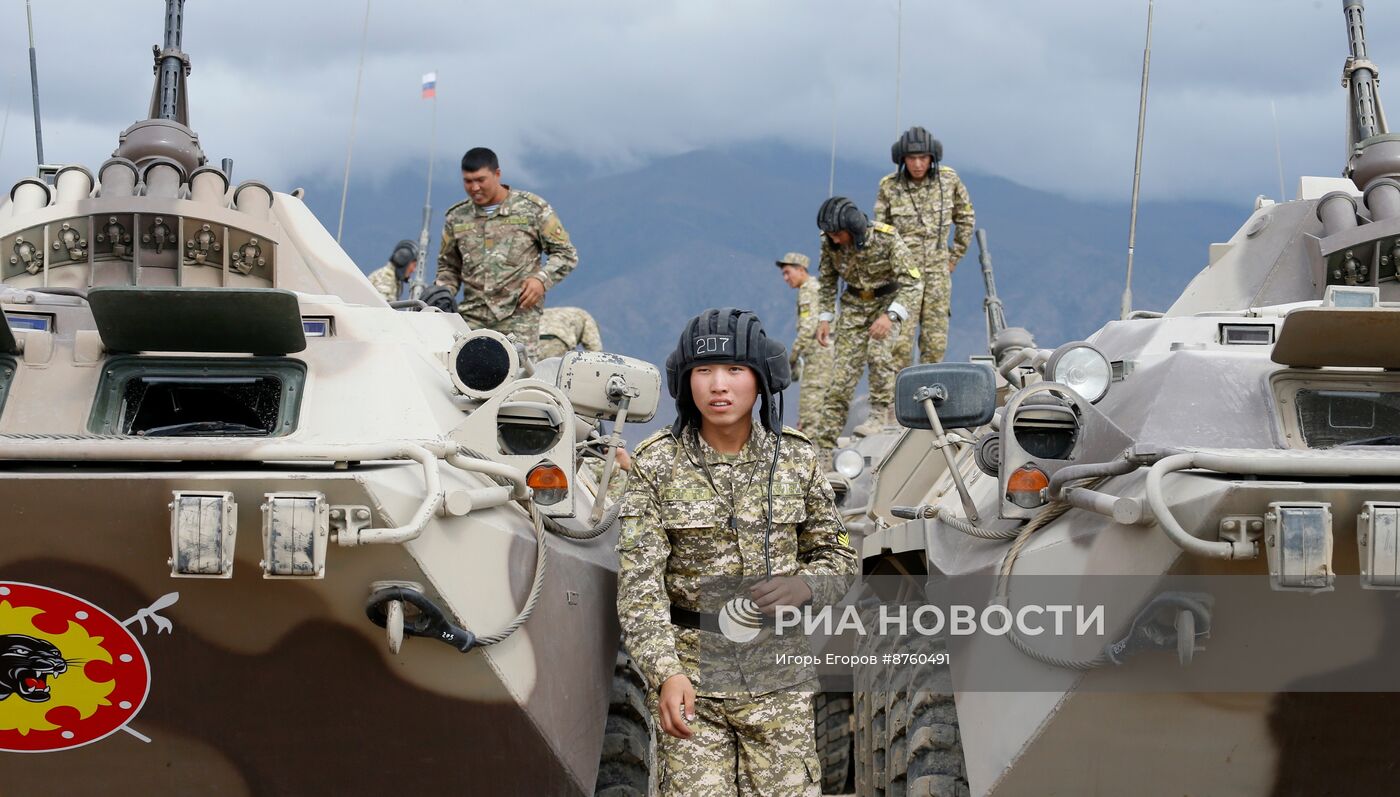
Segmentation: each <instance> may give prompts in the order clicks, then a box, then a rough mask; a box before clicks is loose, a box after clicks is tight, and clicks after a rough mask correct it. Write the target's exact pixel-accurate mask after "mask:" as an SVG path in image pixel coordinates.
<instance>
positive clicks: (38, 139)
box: [24, 0, 44, 166]
mask: <svg viewBox="0 0 1400 797" xmlns="http://www.w3.org/2000/svg"><path fill="white" fill-rule="evenodd" d="M24 16H25V18H26V19H27V20H28V21H29V87H30V89H31V90H32V91H33V93H34V155H35V157H37V158H38V159H39V165H40V166H42V165H43V164H44V132H43V129H42V128H41V126H40V125H39V59H38V57H37V56H35V55H34V12H33V9H31V8H30V5H29V0H24Z"/></svg>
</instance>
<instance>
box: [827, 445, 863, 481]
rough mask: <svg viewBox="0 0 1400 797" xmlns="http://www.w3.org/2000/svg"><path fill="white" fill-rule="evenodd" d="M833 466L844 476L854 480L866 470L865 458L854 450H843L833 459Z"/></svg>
mask: <svg viewBox="0 0 1400 797" xmlns="http://www.w3.org/2000/svg"><path fill="white" fill-rule="evenodd" d="M831 466H832V467H833V468H834V469H835V470H836V472H837V473H839V474H841V475H842V476H845V477H846V478H848V479H854V478H855V477H857V476H859V475H860V474H861V471H863V470H865V457H864V456H862V455H861V453H860V452H859V451H857V450H855V449H854V448H843V449H840V450H839V451H837V452H836V454H835V455H834V456H833V457H832V458H831Z"/></svg>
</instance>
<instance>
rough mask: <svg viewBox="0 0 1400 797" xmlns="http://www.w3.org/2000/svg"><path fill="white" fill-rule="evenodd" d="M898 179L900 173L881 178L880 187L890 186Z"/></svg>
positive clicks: (891, 173) (892, 173)
mask: <svg viewBox="0 0 1400 797" xmlns="http://www.w3.org/2000/svg"><path fill="white" fill-rule="evenodd" d="M898 178H899V172H890V173H889V174H887V175H885V176H884V177H881V178H880V185H889V184H890V183H893V182H894V181H895V180H896V179H898Z"/></svg>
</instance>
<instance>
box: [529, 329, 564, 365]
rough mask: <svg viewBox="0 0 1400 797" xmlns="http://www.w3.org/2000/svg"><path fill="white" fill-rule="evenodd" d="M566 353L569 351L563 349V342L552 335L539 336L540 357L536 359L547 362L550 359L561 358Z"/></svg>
mask: <svg viewBox="0 0 1400 797" xmlns="http://www.w3.org/2000/svg"><path fill="white" fill-rule="evenodd" d="M568 351H569V349H567V348H565V347H564V341H562V340H560V339H558V338H556V337H554V336H553V335H549V336H544V335H541V336H540V348H539V352H540V356H539V357H537V358H536V359H539V360H548V359H549V358H550V357H563V356H564V354H565V353H566V352H568Z"/></svg>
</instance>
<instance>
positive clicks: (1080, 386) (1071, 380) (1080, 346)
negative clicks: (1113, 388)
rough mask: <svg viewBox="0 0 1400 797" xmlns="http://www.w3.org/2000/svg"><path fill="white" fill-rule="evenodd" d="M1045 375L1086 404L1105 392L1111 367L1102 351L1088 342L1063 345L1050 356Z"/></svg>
mask: <svg viewBox="0 0 1400 797" xmlns="http://www.w3.org/2000/svg"><path fill="white" fill-rule="evenodd" d="M1045 373H1046V374H1047V375H1048V376H1049V377H1050V380H1051V381H1053V382H1059V383H1060V384H1062V385H1065V386H1066V387H1068V388H1070V389H1072V390H1073V391H1074V392H1076V393H1078V394H1079V395H1080V396H1083V397H1084V398H1085V399H1086V400H1087V401H1088V402H1089V403H1090V404H1093V403H1095V402H1097V401H1098V400H1099V399H1101V398H1103V397H1104V395H1105V394H1107V393H1108V386H1109V384H1110V383H1111V382H1112V381H1113V366H1111V365H1109V362H1108V358H1107V357H1105V356H1104V355H1103V352H1101V351H1099V350H1098V349H1096V348H1094V347H1093V346H1091V345H1089V344H1088V343H1083V342H1077V343H1066V344H1065V345H1063V346H1061V347H1060V348H1058V349H1055V352H1054V353H1053V354H1051V355H1050V359H1049V360H1048V361H1047V362H1046V363H1045Z"/></svg>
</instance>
